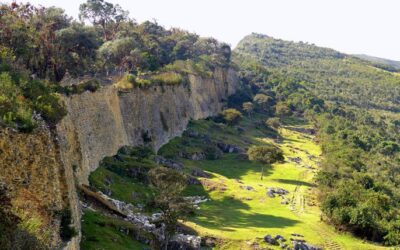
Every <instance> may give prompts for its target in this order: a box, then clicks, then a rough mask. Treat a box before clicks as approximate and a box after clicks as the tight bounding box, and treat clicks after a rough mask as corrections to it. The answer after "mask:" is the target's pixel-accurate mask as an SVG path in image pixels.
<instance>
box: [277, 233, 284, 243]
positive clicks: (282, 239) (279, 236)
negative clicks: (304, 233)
mask: <svg viewBox="0 0 400 250" xmlns="http://www.w3.org/2000/svg"><path fill="white" fill-rule="evenodd" d="M275 240H277V241H286V239H285V238H284V237H283V236H282V235H279V234H278V235H276V236H275Z"/></svg>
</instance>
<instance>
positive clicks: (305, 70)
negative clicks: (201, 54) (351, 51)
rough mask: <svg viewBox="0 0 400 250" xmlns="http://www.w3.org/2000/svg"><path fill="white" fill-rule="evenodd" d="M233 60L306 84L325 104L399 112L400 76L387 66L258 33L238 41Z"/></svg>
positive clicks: (243, 65) (331, 50)
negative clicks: (256, 65) (328, 102)
mask: <svg viewBox="0 0 400 250" xmlns="http://www.w3.org/2000/svg"><path fill="white" fill-rule="evenodd" d="M234 59H235V61H236V62H237V63H238V64H240V65H241V66H242V67H249V66H251V65H254V64H255V63H256V64H259V65H262V66H263V67H266V68H267V69H268V70H272V71H277V72H280V73H282V74H284V75H285V76H287V77H289V78H294V79H297V80H300V81H304V82H305V83H306V84H305V86H306V87H307V88H308V89H310V90H311V91H312V92H313V93H314V94H316V95H317V96H318V97H319V98H322V99H324V100H326V101H331V102H338V103H342V104H346V105H352V106H357V107H360V108H365V109H369V108H375V109H383V110H391V111H400V106H399V104H400V100H399V96H400V77H399V76H398V75H397V74H393V73H392V72H393V71H397V70H396V69H394V68H393V67H392V66H388V65H386V64H382V63H376V62H374V63H373V62H370V61H369V60H363V59H359V58H358V57H354V56H352V55H347V54H344V53H341V52H338V51H335V50H333V49H329V48H323V47H318V46H315V45H313V44H309V43H304V42H291V41H284V40H281V39H275V38H272V37H269V36H265V35H260V34H255V33H253V34H251V35H248V36H246V37H244V38H243V39H242V40H241V41H240V42H239V44H238V45H237V46H236V48H235V49H234ZM382 69H383V70H382Z"/></svg>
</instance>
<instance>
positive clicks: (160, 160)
mask: <svg viewBox="0 0 400 250" xmlns="http://www.w3.org/2000/svg"><path fill="white" fill-rule="evenodd" d="M154 161H155V162H156V163H157V164H158V165H163V166H165V167H167V168H172V169H175V170H177V171H182V170H183V164H182V163H180V162H177V161H174V160H171V159H167V158H164V157H162V156H159V155H157V156H156V157H154Z"/></svg>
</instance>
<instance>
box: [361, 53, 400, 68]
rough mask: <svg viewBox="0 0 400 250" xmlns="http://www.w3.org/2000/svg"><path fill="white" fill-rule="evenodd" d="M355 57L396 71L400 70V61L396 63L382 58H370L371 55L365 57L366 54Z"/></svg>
mask: <svg viewBox="0 0 400 250" xmlns="http://www.w3.org/2000/svg"><path fill="white" fill-rule="evenodd" d="M354 56H355V57H358V58H361V59H364V60H367V61H370V62H373V63H377V64H383V65H388V66H391V67H393V69H395V70H396V69H397V70H398V69H400V61H394V60H390V59H386V58H380V57H375V56H369V55H364V54H358V55H354ZM393 69H392V70H393Z"/></svg>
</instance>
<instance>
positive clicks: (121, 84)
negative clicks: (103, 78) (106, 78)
mask: <svg viewBox="0 0 400 250" xmlns="http://www.w3.org/2000/svg"><path fill="white" fill-rule="evenodd" d="M134 84H136V80H135V76H134V75H132V74H126V75H125V76H123V77H122V78H121V80H119V81H118V82H117V83H116V84H115V86H116V87H117V88H119V89H132V88H133V85H134Z"/></svg>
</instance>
